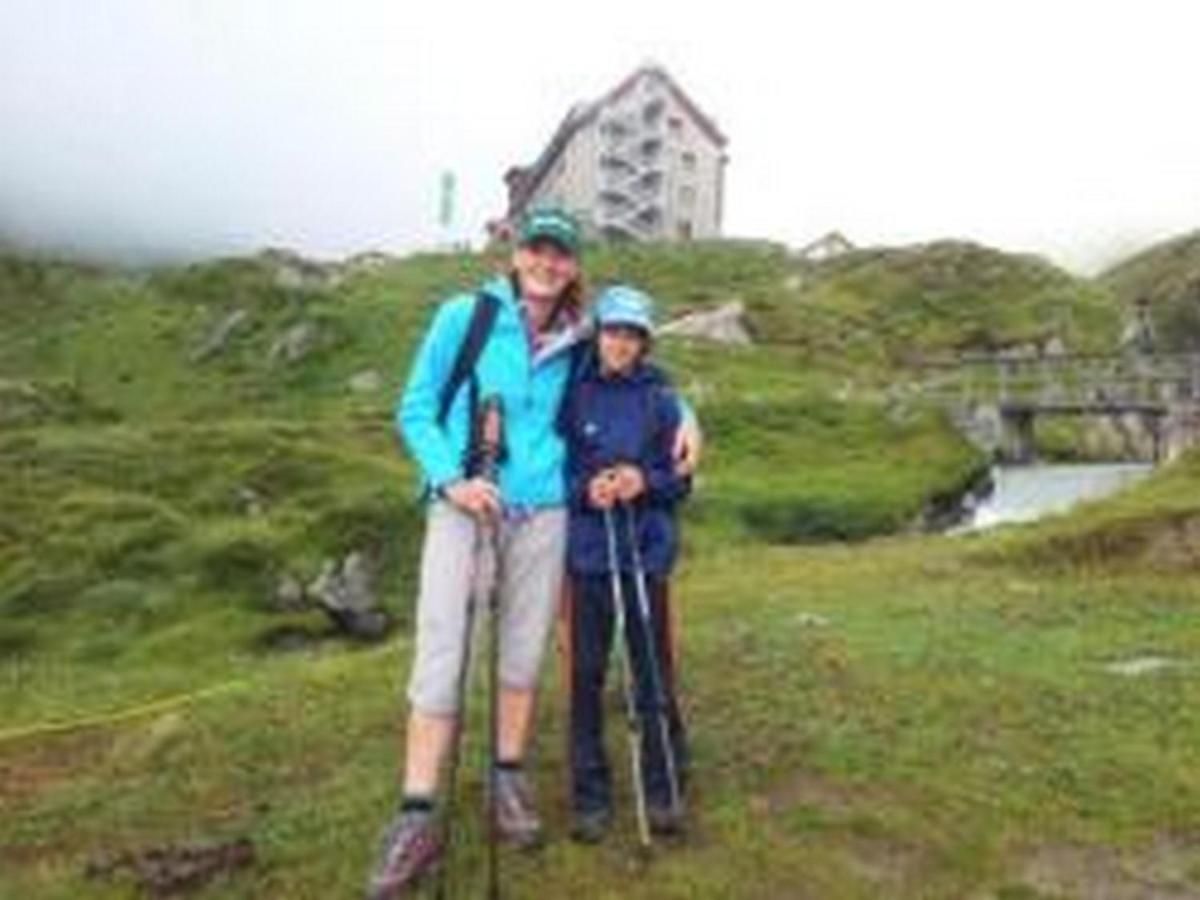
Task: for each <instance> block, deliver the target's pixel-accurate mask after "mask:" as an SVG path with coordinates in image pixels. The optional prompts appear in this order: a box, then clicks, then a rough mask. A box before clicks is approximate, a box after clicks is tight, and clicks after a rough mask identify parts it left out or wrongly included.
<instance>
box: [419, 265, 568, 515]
mask: <svg viewBox="0 0 1200 900" xmlns="http://www.w3.org/2000/svg"><path fill="white" fill-rule="evenodd" d="M482 290H483V291H484V292H486V293H489V294H493V295H494V296H495V297H496V298H497V299H498V300H499V301H500V305H499V308H498V310H497V314H496V321H495V324H494V325H493V326H492V331H491V336H490V337H489V339H488V341H487V342H486V343H485V344H484V347H483V351H482V353H480V356H479V361H478V363H477V364H476V367H475V372H476V375H477V377H478V379H479V397H480V399H482V398H484V397H486V396H488V395H489V394H499V395H500V398H501V404H502V409H503V416H504V442H505V449H506V451H507V452H506V454H505V456H504V459H503V461H502V462H501V464H500V468H499V480H500V495H501V497H502V498H503V500H504V502H505V503H506V504H508V505H515V506H528V507H540V506H560V505H562V504H564V503H565V502H566V485H565V471H564V463H565V460H566V450H565V447H564V443H563V439H562V437H561V436H560V435H559V433H558V430H557V429H556V427H555V424H556V419H557V416H558V408H559V404H560V402H561V400H562V395H563V390H564V388H565V386H566V382H567V377H568V375H569V372H570V352H569V350H570V348H571V346H572V345H573V344H575V343H576V342H578V341H580V340H583V339H585V337H586V331H585V330H584V329H583V328H568V329H566V330H564V331H562V332H561V333H559V334H558V335H556V336H555V337H552V338H551V339H550V340H549V341H548V342H547V344H546V345H545V346H543V347H542V349H541V350H540V351H539V352H538V355H537V358H536V359H535V358H533V356H532V349H531V347H530V345H529V339H528V337H527V336H526V332H525V324H524V321H523V319H522V315H521V310H520V306H519V301H518V299H517V297H516V296H515V295H514V293H513V286H512V282H511V281H510V279H508V278H507V277H499V278H495V279H492V280H491V281H488V282H487V283H486V284H484V285H483V287H482ZM474 306H475V294H461V295H458V296H456V297H453V298H451V299H450V300H447V301H446V302H444V303H442V304H441V305H440V306H439V307H438V309H437V312H436V313H435V314H434V317H433V323H432V324H431V325H430V327H429V330H428V331H427V332H426V333H425V337H424V339H423V341H422V343H421V346H420V349H419V350H418V351H417V355H416V358H415V359H414V360H413V362H412V368H411V370H410V372H409V376H408V381H407V382H406V384H405V386H404V390H403V392H402V393H401V395H400V399H399V402H398V403H397V404H396V415H395V418H396V427H397V430H398V431H399V432H400V436H401V437H402V438H403V439H404V443H405V445H406V446H407V447H408V451H409V453H410V454H411V455H412V456H413V458H414V459H415V460H416V461H417V464H418V465H419V466H420V468H421V473H422V482H423V485H424V487H425V488H426V489H428V490H436V489H437V488H439V487H441V486H442V485H445V484H448V483H450V482H452V481H455V480H457V479H459V478H462V477H464V471H463V461H464V455H465V452H466V449H467V442H468V440H469V437H470V431H471V429H470V424H471V423H470V412H469V409H468V407H469V406H470V401H469V394H470V389H469V387H468V384H466V383H464V384H463V386H462V388H460V389H459V391H458V394H457V396H456V397H455V398H454V402H453V403H452V404H451V406H450V411H449V414H448V415H447V417H446V424H445V428H442V427H440V426H439V425H438V423H437V414H438V402H439V399H440V396H441V391H442V385H443V384H444V383H445V382H446V379H447V378H448V377H449V375H450V370H451V368H452V367H453V366H454V359H455V357H456V356H457V355H458V348H459V347H460V346H461V344H462V341H463V338H464V336H465V335H466V332H467V325H468V323H469V322H470V320H471V313H472V310H473V309H474Z"/></svg>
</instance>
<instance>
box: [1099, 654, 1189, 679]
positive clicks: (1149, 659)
mask: <svg viewBox="0 0 1200 900" xmlns="http://www.w3.org/2000/svg"><path fill="white" fill-rule="evenodd" d="M1181 665H1183V663H1181V662H1180V661H1179V660H1177V659H1168V658H1167V657H1165V656H1138V657H1134V658H1133V659H1125V660H1121V661H1120V662H1113V663H1109V664H1108V665H1106V666H1105V667H1104V671H1106V672H1109V673H1111V674H1113V675H1124V676H1125V677H1127V678H1136V677H1137V676H1139V675H1148V674H1150V673H1152V672H1160V671H1162V670H1163V669H1173V668H1176V667H1178V666H1181Z"/></svg>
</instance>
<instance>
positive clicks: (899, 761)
mask: <svg viewBox="0 0 1200 900" xmlns="http://www.w3.org/2000/svg"><path fill="white" fill-rule="evenodd" d="M1198 471H1200V468H1198V466H1197V462H1196V459H1195V457H1193V458H1191V459H1190V460H1188V462H1187V463H1186V465H1185V466H1181V467H1180V468H1179V469H1176V470H1174V471H1166V472H1164V473H1163V478H1165V479H1168V480H1169V483H1170V484H1171V486H1172V488H1173V489H1174V490H1176V491H1177V490H1178V489H1179V488H1181V487H1186V488H1187V489H1188V490H1189V491H1190V493H1191V494H1192V495H1193V496H1195V495H1200V482H1198V481H1197V472H1198ZM1163 490H1164V485H1163V483H1162V482H1160V481H1158V480H1157V479H1151V480H1150V481H1148V482H1145V483H1144V484H1143V485H1142V486H1139V487H1138V488H1135V489H1134V491H1133V492H1131V493H1130V494H1129V495H1127V496H1125V497H1123V498H1121V499H1120V500H1119V501H1115V502H1116V504H1117V506H1119V507H1121V508H1125V509H1132V508H1134V507H1141V508H1142V509H1143V513H1144V515H1145V516H1146V517H1147V518H1149V517H1152V515H1153V513H1152V510H1154V509H1155V508H1157V506H1158V504H1159V497H1160V495H1161V492H1162V491H1163ZM1115 515H1116V514H1115V513H1114V512H1113V511H1112V507H1111V506H1109V505H1107V504H1101V505H1100V506H1097V507H1093V508H1092V509H1089V510H1086V511H1083V512H1080V513H1079V514H1076V515H1072V516H1068V517H1065V518H1062V519H1059V520H1057V521H1056V522H1053V523H1050V524H1048V525H1045V526H1040V534H1041V536H1042V537H1043V538H1045V537H1054V536H1055V535H1070V534H1072V533H1074V532H1076V531H1077V530H1079V529H1081V528H1090V527H1091V525H1090V523H1091V522H1093V521H1094V520H1095V519H1096V518H1097V517H1100V518H1101V519H1105V520H1111V519H1112V518H1113V517H1114V516H1115ZM1169 517H1170V516H1168V518H1169ZM1027 533H1028V532H1026V530H1024V529H1015V530H1014V531H1012V532H1010V535H1009V537H1008V538H1003V536H1002V538H1001V540H999V541H997V540H996V539H995V538H993V537H975V538H970V539H966V540H958V541H954V540H947V539H944V538H932V537H907V538H899V539H889V540H886V541H882V542H874V543H871V544H866V545H832V546H826V547H808V548H805V549H801V550H796V549H783V548H778V547H771V546H769V545H765V544H760V543H754V542H742V543H733V544H725V543H712V544H705V545H704V547H703V552H693V553H692V554H690V556H689V558H688V562H687V564H686V566H685V567H684V570H683V572H682V575H681V579H680V583H679V585H678V594H679V596H680V597H682V598H684V602H685V604H686V605H685V608H684V616H685V632H686V637H685V660H684V666H685V667H684V683H685V691H686V697H687V705H688V710H689V719H690V721H691V723H692V728H693V738H694V750H695V754H694V755H695V760H694V762H695V770H696V773H697V774H696V785H697V788H696V793H695V795H694V796H693V799H692V817H693V829H692V832H691V834H690V835H689V837H688V838H687V839H686V840H685V841H683V842H682V843H680V844H677V845H672V846H669V847H665V848H660V850H659V852H658V853H657V854H656V858H655V859H654V860H653V861H652V862H650V863H649V864H644V863H639V862H638V861H637V858H636V855H635V854H634V852H633V823H632V818H631V812H630V808H629V801H628V794H627V792H626V791H624V790H622V791H621V793H620V794H619V802H620V803H621V817H620V819H619V822H618V828H617V831H616V833H615V834H614V835H613V837H612V839H611V840H609V841H608V842H606V843H605V844H604V845H602V846H600V847H599V848H586V849H585V848H580V847H578V846H575V845H572V844H570V843H569V842H567V841H566V840H565V838H564V837H563V835H564V833H565V829H566V811H565V809H564V806H563V793H562V791H563V787H562V780H561V772H562V766H563V763H564V761H563V758H562V746H563V738H562V731H561V728H562V724H561V723H562V721H563V712H564V710H563V708H562V702H561V701H562V693H561V691H560V690H558V689H557V687H554V686H551V687H550V688H549V689H548V690H547V693H546V702H545V708H544V709H543V712H542V731H541V738H540V741H539V745H538V754H537V758H538V766H537V772H538V776H539V777H538V781H539V788H540V791H541V794H542V796H543V799H544V801H545V807H546V811H547V814H548V818H549V825H550V828H551V831H552V834H553V835H554V839H553V840H552V841H551V843H550V845H549V846H548V847H547V848H546V849H545V850H544V851H543V852H542V853H541V854H540V855H539V856H536V857H517V856H512V855H509V854H505V855H504V857H503V867H504V881H505V885H506V890H507V891H508V895H509V896H513V897H543V896H553V895H557V894H560V893H561V894H566V893H569V892H572V891H576V892H577V891H578V889H579V885H580V884H587V885H588V891H589V893H588V896H595V897H647V898H649V897H656V898H657V897H696V896H699V897H714V898H715V897H779V896H786V897H800V898H822V900H825V898H833V900H838V898H874V897H880V896H887V897H895V898H918V897H920V898H961V897H987V898H1006V900H1007V898H1040V900H1049V898H1080V900H1082V898H1091V897H1098V896H1117V897H1150V896H1162V897H1173V898H1176V897H1178V898H1189V897H1195V896H1198V895H1200V841H1198V840H1197V835H1196V831H1195V822H1196V821H1197V817H1198V816H1200V781H1197V777H1196V773H1197V772H1200V751H1198V749H1197V748H1198V747H1200V742H1197V740H1196V736H1197V734H1200V719H1198V718H1197V714H1196V710H1198V709H1200V702H1198V701H1200V681H1198V680H1197V677H1196V669H1195V661H1196V660H1197V659H1200V642H1198V637H1197V636H1198V635H1200V628H1197V627H1196V626H1197V616H1198V615H1200V609H1198V607H1197V601H1196V598H1197V597H1198V596H1200V572H1198V570H1197V569H1196V568H1195V566H1194V565H1193V566H1191V567H1189V568H1187V569H1186V570H1176V571H1175V573H1174V574H1173V575H1165V574H1164V573H1162V572H1160V571H1158V570H1157V569H1156V567H1155V563H1154V562H1153V561H1149V560H1147V561H1138V560H1137V558H1136V555H1135V559H1134V562H1133V563H1132V564H1131V565H1129V566H1126V567H1124V568H1122V569H1120V570H1115V569H1113V568H1109V569H1108V570H1107V571H1104V572H1099V571H1096V570H1095V569H1094V567H1092V566H1091V565H1088V564H1087V563H1086V561H1083V560H1081V561H1080V562H1079V563H1073V562H1072V561H1071V558H1070V557H1066V558H1064V559H1061V560H1057V561H1056V563H1055V565H1054V566H1052V567H1046V566H1043V565H1038V564H1034V565H1031V564H1030V560H1029V559H1028V557H1026V556H1023V555H1020V554H1016V555H1009V553H1008V552H1006V551H1001V552H995V551H996V548H997V547H1000V546H1002V545H1004V544H1005V543H1006V541H1011V540H1013V539H1014V538H1015V537H1020V536H1022V535H1025V534H1027ZM1018 543H1019V541H1018ZM985 551H987V552H985ZM751 572H752V573H754V575H753V577H747V573H751ZM410 651H411V647H410V644H409V643H408V641H407V640H406V639H404V638H400V639H398V640H396V641H395V642H392V643H390V644H388V645H386V646H385V647H383V648H380V649H379V650H377V651H370V652H363V653H356V654H339V655H335V656H326V657H325V658H320V659H315V658H312V657H309V656H304V657H302V658H297V657H292V658H290V659H287V660H284V661H282V662H280V663H278V664H277V665H276V666H275V667H272V668H261V669H257V670H253V671H247V670H246V669H244V668H240V667H239V668H238V669H237V670H236V671H233V672H230V673H229V675H230V677H229V679H228V680H227V681H225V682H223V683H221V684H218V685H217V686H215V688H213V689H211V690H209V691H207V692H204V693H201V694H200V695H198V696H191V697H182V698H178V699H176V700H174V701H171V700H168V701H167V702H166V703H165V704H162V705H159V706H155V707H150V708H147V709H141V710H138V709H134V710H132V711H131V712H130V714H128V715H125V716H122V717H119V718H116V719H113V720H109V721H100V722H93V723H90V724H88V725H87V726H79V727H74V728H69V729H64V730H61V731H59V732H57V733H46V732H33V733H27V734H24V735H12V734H8V735H3V736H0V795H2V796H3V797H4V801H5V809H6V810H7V811H8V812H9V814H8V815H7V816H6V817H5V818H4V820H3V822H2V823H0V847H2V848H3V849H2V850H0V855H2V856H3V860H4V863H5V866H4V872H5V876H4V877H5V879H6V882H5V884H6V887H7V889H8V892H9V893H8V895H10V896H14V897H17V896H20V897H45V898H53V897H79V896H88V897H97V898H102V897H114V898H115V897H124V896H130V895H132V892H133V885H134V884H135V877H134V875H133V873H132V872H131V871H127V870H121V869H115V870H113V873H112V874H109V875H104V876H93V877H88V876H86V875H85V871H86V867H87V864H88V863H89V862H91V863H92V871H100V872H104V871H107V870H108V866H107V865H106V861H110V862H111V860H113V859H114V858H116V857H118V856H119V854H121V853H125V852H136V851H139V850H144V849H146V848H149V847H158V848H163V847H169V846H197V845H199V846H205V845H211V844H215V843H218V842H221V841H230V840H234V839H239V838H248V839H249V840H251V841H252V842H253V846H254V848H255V853H256V856H255V862H254V863H253V864H252V865H250V866H248V867H246V868H242V869H236V870H232V871H229V872H227V873H225V874H224V875H222V876H221V877H219V878H217V879H216V880H215V881H214V882H212V883H211V884H210V885H209V886H208V888H207V889H206V890H203V891H201V892H200V894H199V896H211V897H218V896H220V897H266V896H288V897H313V898H317V897H328V896H348V895H352V894H353V893H354V892H356V891H357V890H358V889H359V886H360V884H361V880H362V877H363V872H364V871H365V868H366V866H367V865H368V862H369V859H370V855H371V852H372V847H373V841H374V836H375V832H376V829H377V828H378V826H379V824H380V822H381V821H382V820H383V819H384V818H386V816H387V812H388V810H389V808H390V806H391V804H392V803H393V802H394V786H393V777H394V772H395V763H396V758H395V754H396V747H397V743H396V739H397V718H396V713H397V704H396V690H397V687H398V683H397V682H398V678H399V673H400V672H401V671H403V668H404V665H405V663H406V661H407V658H408V654H409V653H410ZM1148 656H1155V657H1162V658H1166V659H1168V660H1172V661H1174V662H1173V663H1172V664H1171V665H1170V666H1167V667H1164V668H1162V669H1159V670H1157V671H1152V672H1150V673H1149V674H1144V675H1140V676H1136V677H1132V676H1126V675H1120V674H1116V673H1114V672H1111V671H1109V669H1108V667H1109V666H1110V665H1111V664H1113V663H1120V662H1127V661H1129V660H1136V659H1140V658H1145V657H1148ZM474 709H475V711H476V713H479V712H481V711H482V696H481V695H477V696H476V697H475V698H474ZM479 724H480V723H479V722H478V721H476V722H475V725H474V727H475V728H476V729H478V727H479ZM617 731H619V729H618V730H617ZM475 733H478V732H477V730H476V732H475ZM610 736H611V737H612V739H613V740H612V746H611V752H612V753H613V758H614V760H621V759H622V758H623V757H622V756H621V755H620V753H621V744H620V737H621V736H620V734H619V733H616V732H614V733H613V734H612V735H610ZM468 751H469V756H468V766H467V769H466V771H467V772H469V773H474V772H476V771H478V766H479V764H480V760H479V756H478V754H479V753H480V752H481V748H480V745H479V743H478V742H474V743H472V744H471V745H469V748H468ZM617 772H618V779H619V784H621V785H624V783H625V772H624V767H623V766H618V768H617ZM466 780H467V782H468V784H469V788H468V797H467V799H466V801H465V804H466V805H465V808H466V809H468V810H474V809H477V808H478V804H479V802H480V799H479V796H478V794H477V789H478V782H477V778H476V777H475V776H474V775H473V774H471V775H468V777H467V779H466ZM466 821H467V837H466V841H467V843H466V844H465V845H464V850H463V853H462V855H460V857H459V866H458V869H457V870H456V871H457V879H458V881H457V884H458V888H459V890H460V891H463V892H465V893H468V894H469V893H473V892H474V891H475V890H478V889H479V888H480V885H481V881H480V877H481V871H482V870H481V864H482V861H481V855H480V843H479V841H480V832H479V830H478V825H477V822H476V820H475V818H474V817H473V816H471V815H469V814H468V817H467V820H466Z"/></svg>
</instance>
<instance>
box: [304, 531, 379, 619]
mask: <svg viewBox="0 0 1200 900" xmlns="http://www.w3.org/2000/svg"><path fill="white" fill-rule="evenodd" d="M308 595H309V596H310V597H312V598H313V599H314V600H316V601H317V603H318V604H319V605H320V607H321V608H322V609H323V610H324V611H325V612H326V613H327V614H328V615H329V617H330V619H332V620H333V623H334V624H335V625H336V626H337V627H338V629H339V630H340V631H342V632H343V633H344V634H346V635H348V636H349V637H352V638H357V639H359V640H378V639H379V638H381V637H383V636H384V634H386V632H387V628H388V624H389V623H388V616H387V613H385V612H384V611H383V610H381V609H380V608H379V603H378V600H377V598H376V596H375V588H374V575H373V573H372V571H371V566H370V563H369V562H368V561H367V558H366V556H365V555H364V554H362V553H359V552H357V551H355V552H353V553H351V554H350V555H349V556H347V557H346V558H345V559H344V560H343V561H342V562H341V563H340V564H339V563H338V562H337V561H336V560H332V559H331V560H326V562H325V565H324V566H323V567H322V569H321V574H319V575H318V576H317V577H316V579H315V580H314V581H313V582H312V584H310V585H309V586H308Z"/></svg>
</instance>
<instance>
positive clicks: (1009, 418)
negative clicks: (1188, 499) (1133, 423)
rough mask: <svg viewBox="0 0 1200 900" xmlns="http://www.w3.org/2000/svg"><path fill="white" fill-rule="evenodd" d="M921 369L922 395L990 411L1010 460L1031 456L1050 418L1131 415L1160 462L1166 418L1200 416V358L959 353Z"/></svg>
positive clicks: (958, 411) (961, 410)
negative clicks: (1040, 424)
mask: <svg viewBox="0 0 1200 900" xmlns="http://www.w3.org/2000/svg"><path fill="white" fill-rule="evenodd" d="M921 370H922V375H923V378H922V393H923V395H924V396H926V397H927V398H929V399H931V400H933V401H934V402H937V403H939V404H941V405H943V406H944V407H947V408H948V409H949V410H950V411H951V412H952V414H955V415H957V416H962V415H964V414H965V413H967V412H968V411H972V410H979V409H980V408H990V409H991V410H993V411H994V413H995V415H996V416H998V417H999V421H1000V426H1001V432H1002V435H1001V441H1000V444H1001V446H1000V450H1001V456H1002V457H1003V458H1005V459H1007V460H1009V461H1013V462H1027V461H1029V460H1031V459H1032V458H1033V453H1034V426H1035V423H1036V421H1037V420H1038V419H1041V418H1046V417H1049V416H1106V417H1135V418H1136V419H1137V420H1138V421H1140V422H1141V423H1142V425H1143V427H1144V429H1145V431H1146V432H1147V433H1148V434H1149V435H1150V436H1151V439H1152V441H1153V455H1154V458H1155V460H1158V459H1161V458H1162V457H1163V455H1164V449H1165V447H1164V444H1165V441H1166V439H1167V437H1168V435H1167V433H1166V432H1167V426H1168V424H1169V422H1170V420H1172V419H1173V418H1174V417H1176V416H1177V415H1178V414H1179V413H1181V412H1182V413H1191V414H1195V413H1196V412H1197V410H1200V353H1187V354H1183V353H1176V354H1145V353H1124V354H1065V353H1064V354H1059V355H1050V354H1047V355H1043V356H1015V355H1003V354H1001V355H964V356H961V357H959V358H957V359H953V360H940V361H934V362H926V363H924V364H922V366H921ZM1193 417H1194V416H1193Z"/></svg>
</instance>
